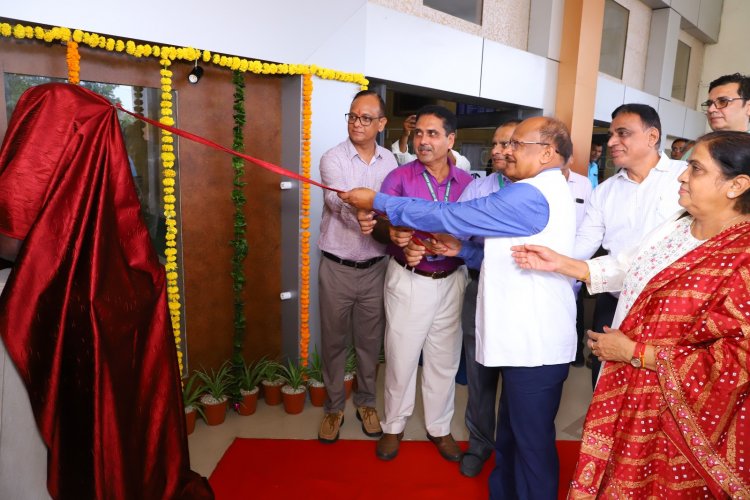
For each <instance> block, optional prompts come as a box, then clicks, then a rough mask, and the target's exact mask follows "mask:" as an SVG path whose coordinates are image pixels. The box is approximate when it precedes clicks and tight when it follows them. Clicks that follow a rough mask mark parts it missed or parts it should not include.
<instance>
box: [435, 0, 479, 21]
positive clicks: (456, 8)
mask: <svg viewBox="0 0 750 500" xmlns="http://www.w3.org/2000/svg"><path fill="white" fill-rule="evenodd" d="M423 4H424V5H425V6H427V7H431V8H433V9H435V10H439V11H441V12H445V13H446V14H450V15H451V16H455V17H459V18H461V19H463V20H465V21H469V22H470V23H474V24H482V0H424V2H423Z"/></svg>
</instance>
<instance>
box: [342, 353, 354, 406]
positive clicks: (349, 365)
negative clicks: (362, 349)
mask: <svg viewBox="0 0 750 500" xmlns="http://www.w3.org/2000/svg"><path fill="white" fill-rule="evenodd" d="M356 377H357V355H356V353H355V352H354V346H353V345H350V346H349V349H348V350H347V352H346V363H345V364H344V390H345V391H346V399H349V396H351V395H352V388H354V384H355V383H356V381H357V380H356Z"/></svg>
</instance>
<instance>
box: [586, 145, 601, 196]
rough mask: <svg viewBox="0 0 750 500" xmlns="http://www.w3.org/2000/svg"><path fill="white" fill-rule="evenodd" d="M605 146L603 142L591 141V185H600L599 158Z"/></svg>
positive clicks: (593, 186)
mask: <svg viewBox="0 0 750 500" xmlns="http://www.w3.org/2000/svg"><path fill="white" fill-rule="evenodd" d="M602 149H603V146H602V145H601V144H594V143H591V156H589V172H588V174H589V180H590V181H591V187H592V188H595V187H596V186H598V185H599V158H601V157H602Z"/></svg>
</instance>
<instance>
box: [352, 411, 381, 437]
mask: <svg viewBox="0 0 750 500" xmlns="http://www.w3.org/2000/svg"><path fill="white" fill-rule="evenodd" d="M357 420H359V421H360V422H362V432H364V433H365V434H366V435H367V436H369V437H371V438H376V437H380V436H382V435H383V429H382V428H381V427H380V420H378V412H377V411H376V410H375V408H373V407H371V406H359V407H357Z"/></svg>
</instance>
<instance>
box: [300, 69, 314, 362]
mask: <svg viewBox="0 0 750 500" xmlns="http://www.w3.org/2000/svg"><path fill="white" fill-rule="evenodd" d="M312 91H313V84H312V78H311V76H310V75H309V74H305V75H302V162H301V166H302V172H301V173H302V175H304V176H305V177H310V139H311V137H312V132H311V129H312V106H311V104H312ZM301 192H302V201H301V202H300V218H299V219H300V221H299V226H300V236H299V246H300V266H299V274H300V276H299V277H300V280H299V281H300V283H299V311H300V312H299V357H300V363H301V364H302V366H307V357H308V354H309V351H310V231H309V229H310V185H309V184H308V183H306V182H305V183H302V185H301Z"/></svg>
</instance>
